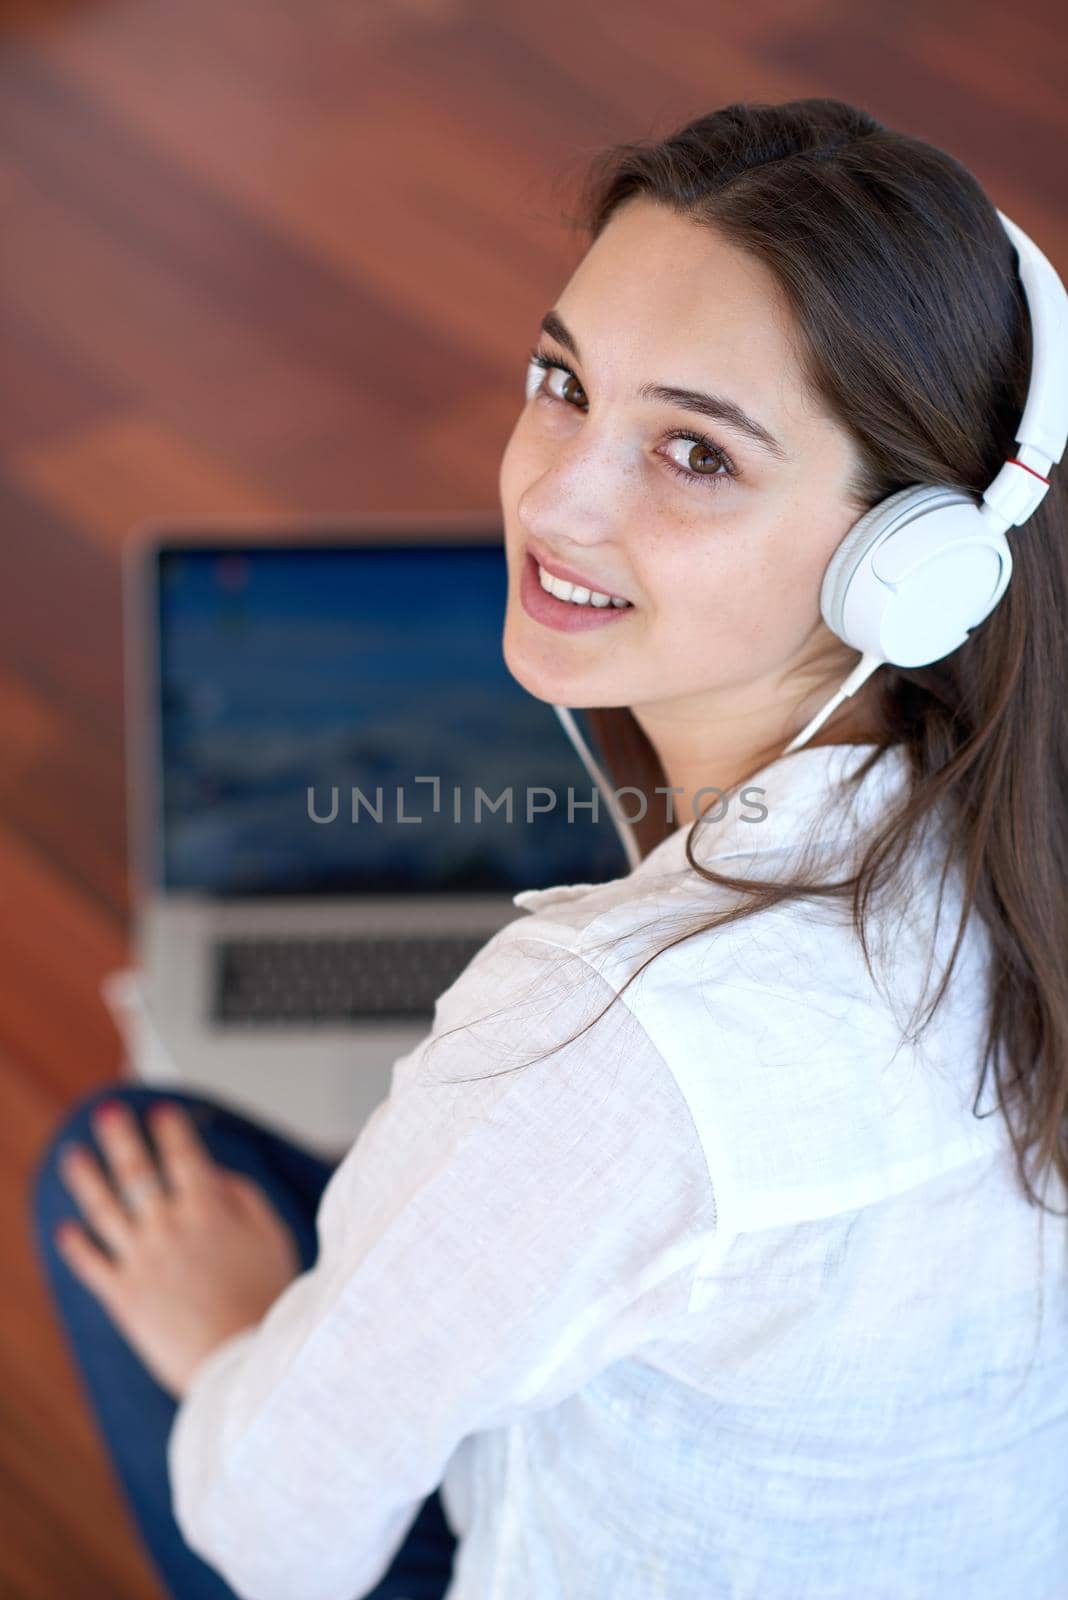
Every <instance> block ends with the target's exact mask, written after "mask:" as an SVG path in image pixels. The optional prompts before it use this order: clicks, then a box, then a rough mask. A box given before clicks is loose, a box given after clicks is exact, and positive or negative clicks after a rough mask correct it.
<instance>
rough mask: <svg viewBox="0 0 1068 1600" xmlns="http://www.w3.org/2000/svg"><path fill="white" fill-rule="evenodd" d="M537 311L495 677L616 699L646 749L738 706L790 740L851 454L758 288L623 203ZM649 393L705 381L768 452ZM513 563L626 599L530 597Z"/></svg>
mask: <svg viewBox="0 0 1068 1600" xmlns="http://www.w3.org/2000/svg"><path fill="white" fill-rule="evenodd" d="M552 315H554V316H555V322H553V323H552V324H551V331H550V332H548V333H545V332H543V333H542V335H541V337H540V339H539V342H538V347H537V348H538V349H539V350H540V351H541V352H542V353H543V354H544V356H545V357H546V358H547V360H548V361H549V362H551V363H553V365H552V367H551V368H550V369H549V370H538V369H536V370H535V378H536V381H538V383H539V390H538V392H537V393H536V394H535V395H534V396H533V397H532V398H531V399H529V400H528V401H527V403H526V405H525V407H524V409H523V410H522V412H521V413H520V416H519V420H518V421H517V423H516V425H515V428H514V430H513V432H512V435H511V438H510V439H509V441H508V444H507V446H506V449H505V452H504V457H503V460H502V462H501V469H500V492H501V504H502V510H503V516H504V528H505V544H506V550H507V558H508V575H509V576H508V608H507V615H506V619H505V630H504V639H503V648H504V655H505V660H506V662H507V664H508V667H509V670H510V671H511V673H512V674H513V676H514V677H515V678H516V679H517V680H518V681H519V682H520V683H521V684H523V686H524V687H525V688H526V689H527V690H528V691H529V692H530V693H531V694H533V695H535V696H536V697H538V698H539V699H542V700H545V701H549V702H553V703H556V704H560V705H567V706H572V707H586V706H623V705H625V706H630V707H631V709H632V710H633V711H634V714H635V716H636V717H637V718H638V720H639V722H641V723H642V725H643V726H644V727H645V728H646V731H647V732H648V733H649V734H650V736H651V737H652V738H653V741H654V744H660V746H661V754H662V755H663V754H664V747H665V746H666V747H670V746H672V744H673V743H677V742H678V741H679V740H682V741H683V742H685V740H686V738H687V737H688V735H689V734H692V733H695V732H696V730H698V729H704V730H705V731H706V734H707V732H708V731H709V730H714V729H715V728H716V726H717V725H719V726H721V727H725V726H727V725H730V726H733V727H734V728H735V730H737V728H738V726H739V720H740V719H741V721H744V722H747V723H748V725H749V727H750V730H751V732H752V731H753V730H754V728H755V729H757V730H758V731H763V732H767V733H769V735H770V736H771V737H772V738H774V737H775V736H776V732H777V730H780V729H783V728H786V727H788V726H789V727H791V728H793V729H794V731H796V729H797V728H799V727H800V726H801V725H802V723H801V721H799V720H798V719H797V716H796V714H795V713H796V708H797V705H798V704H799V702H800V699H801V698H802V696H804V695H805V694H806V693H808V692H810V691H811V688H812V685H813V684H817V685H818V684H822V683H823V681H824V679H825V678H826V679H829V681H830V683H831V686H832V688H831V690H830V691H828V692H833V688H834V687H837V684H838V682H840V681H841V678H842V677H844V676H845V675H846V673H847V672H848V671H849V669H850V667H851V666H852V665H853V663H854V661H855V660H856V659H857V657H856V652H854V651H850V650H848V648H847V647H845V646H844V645H841V644H840V642H839V641H837V640H835V639H834V636H833V635H831V634H830V632H829V630H827V628H826V627H825V625H824V623H823V621H822V618H821V617H820V613H819V590H820V583H821V581H822V578H823V574H824V570H825V568H826V566H827V563H828V561H829V560H830V557H831V555H832V553H833V551H834V549H835V547H836V545H837V544H838V542H839V541H840V539H841V538H842V536H843V535H844V534H845V532H846V531H847V529H848V528H849V526H850V525H851V523H852V522H853V520H854V519H855V518H856V517H857V516H858V515H859V514H860V511H861V509H862V508H861V507H858V506H856V505H851V504H849V503H847V501H846V499H845V484H846V481H847V478H848V476H849V473H850V470H851V469H852V468H853V467H854V465H855V464H856V461H857V456H856V454H855V448H854V446H853V443H852V441H851V440H850V438H849V436H848V435H847V434H846V433H845V432H844V431H843V430H842V429H841V428H840V427H839V426H838V425H837V424H836V423H834V422H832V421H831V420H830V419H829V418H827V417H826V416H824V415H821V414H820V413H819V411H818V410H817V408H816V406H815V404H814V402H813V401H812V399H811V398H810V396H809V395H808V394H807V392H806V390H805V387H804V385H803V383H802V378H801V374H800V371H799V369H798V366H797V362H796V358H795V356H794V353H793V349H792V342H791V328H792V322H791V318H790V316H789V313H788V310H787V307H786V305H785V303H784V301H783V298H782V295H781V292H780V291H779V289H778V286H777V284H776V282H775V280H774V279H773V277H772V276H771V274H770V272H769V271H768V270H767V269H766V268H765V267H764V266H763V265H762V264H760V263H759V262H757V261H756V260H755V259H754V258H752V257H750V256H748V255H745V254H743V253H742V252H741V251H739V250H738V249H737V248H735V247H734V246H733V245H730V244H728V243H726V242H725V241H724V240H723V239H722V237H721V236H720V235H718V234H717V233H715V232H713V231H712V230H711V229H709V228H705V227H699V226H698V225H696V224H694V223H692V222H690V221H688V220H686V219H685V218H682V217H679V216H677V215H675V214H674V213H672V212H670V211H668V210H666V209H665V208H663V207H660V206H658V205H655V204H654V203H652V202H650V201H648V200H646V199H644V198H639V199H635V200H631V201H630V202H628V203H627V204H626V205H625V206H624V207H622V208H621V209H620V210H619V211H617V212H616V214H615V215H614V216H613V218H612V219H611V221H610V222H609V223H608V225H607V227H606V228H605V229H604V230H603V232H602V233H601V235H600V237H599V238H598V239H597V240H596V241H595V242H594V244H593V245H592V246H591V247H590V249H589V251H588V252H587V254H586V255H585V257H584V258H583V260H582V261H581V262H580V264H579V266H578V268H577V269H576V271H575V273H574V274H573V276H572V277H571V279H570V281H569V282H568V283H567V285H566V286H565V288H564V290H563V292H562V293H561V294H560V296H559V297H558V299H557V302H556V306H555V308H554V313H553V314H551V316H552ZM565 367H569V368H570V369H571V371H572V372H573V374H574V376H569V374H568V372H567V371H566V370H564V368H565ZM650 385H658V386H664V385H670V386H672V387H673V388H676V389H680V390H690V391H703V392H704V393H705V394H706V395H708V394H713V395H715V396H717V397H719V399H720V401H722V402H729V403H730V406H731V407H733V408H737V411H738V412H739V413H741V414H744V416H747V417H748V418H750V419H752V420H753V422H754V423H755V424H757V425H758V426H759V428H760V429H761V430H763V432H764V433H765V434H766V435H770V437H771V441H772V443H771V444H769V443H768V442H767V440H766V439H765V440H763V441H762V440H761V439H758V438H756V437H753V435H752V433H751V432H750V431H748V430H747V429H746V427H745V426H744V425H742V424H741V423H740V422H739V418H738V417H735V418H734V419H733V420H732V419H731V417H729V416H728V415H726V414H724V415H718V416H709V415H708V414H703V413H702V412H701V411H700V409H699V408H698V404H697V402H696V400H695V398H694V397H693V396H691V397H690V399H689V400H687V399H686V397H685V396H683V397H678V398H671V397H663V396H661V397H656V396H653V397H650V396H647V395H643V394H642V393H641V390H642V387H643V386H650ZM702 438H704V439H706V440H707V441H709V443H708V444H707V445H706V444H703V443H701V442H700V441H701V439H702ZM534 558H537V559H539V560H541V561H542V562H544V564H545V566H546V567H547V568H548V569H549V570H550V571H552V572H555V573H556V574H557V575H558V576H564V577H566V576H568V575H569V574H571V575H573V576H574V577H575V578H576V579H580V578H585V579H588V580H589V582H588V586H589V587H591V588H594V589H597V590H600V591H602V592H607V593H608V594H610V595H613V596H617V597H622V598H625V599H626V600H628V601H630V602H631V604H630V606H629V607H627V608H619V607H615V606H611V605H609V606H607V607H593V606H584V607H581V608H579V609H576V607H575V606H574V605H572V604H570V603H568V602H566V601H563V600H557V599H551V597H550V596H548V595H546V594H545V593H544V590H542V588H541V586H540V583H539V581H538V577H537V572H536V569H535V568H534V567H533V565H532V562H533V559H534ZM525 567H526V569H527V570H526V573H524V568H525ZM532 573H533V584H532V583H531V574H532ZM531 588H534V589H535V590H536V592H535V593H534V594H533V599H532V604H533V606H534V614H533V615H532V614H531V613H530V612H529V611H528V610H527V609H526V605H525V604H524V598H523V597H524V595H530V592H531ZM539 602H540V604H539ZM818 703H819V702H817V704H818ZM813 709H814V707H813ZM754 719H755V722H754ZM757 742H759V740H758V741H757ZM679 759H681V757H680V758H679ZM665 764H667V763H666V762H665Z"/></svg>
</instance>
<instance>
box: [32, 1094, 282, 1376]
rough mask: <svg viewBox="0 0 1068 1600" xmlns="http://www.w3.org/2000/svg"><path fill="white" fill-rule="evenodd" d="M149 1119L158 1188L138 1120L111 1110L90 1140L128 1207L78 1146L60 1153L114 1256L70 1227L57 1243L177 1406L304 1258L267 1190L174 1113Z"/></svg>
mask: <svg viewBox="0 0 1068 1600" xmlns="http://www.w3.org/2000/svg"><path fill="white" fill-rule="evenodd" d="M148 1115H149V1117H150V1119H151V1128H152V1133H153V1137H154V1139H155V1143H156V1147H157V1150H158V1153H159V1165H160V1169H162V1173H163V1179H164V1184H165V1185H166V1187H164V1186H163V1185H161V1184H160V1182H159V1169H157V1167H156V1164H155V1162H154V1161H153V1159H152V1155H151V1152H150V1150H149V1148H148V1146H147V1144H146V1142H145V1139H144V1137H143V1135H142V1133H141V1129H140V1126H139V1124H138V1121H137V1118H136V1117H135V1116H134V1114H133V1113H132V1111H131V1110H130V1108H129V1107H128V1106H126V1105H125V1104H123V1102H121V1101H112V1102H109V1103H108V1104H107V1105H105V1106H103V1107H101V1108H100V1110H99V1111H98V1112H97V1114H96V1116H95V1117H94V1120H93V1131H94V1135H95V1137H96V1140H97V1142H98V1144H99V1145H100V1147H101V1151H102V1153H103V1155H104V1157H105V1159H106V1163H107V1166H108V1167H109V1168H110V1172H111V1177H112V1181H113V1183H114V1185H115V1189H117V1190H118V1195H124V1196H126V1197H127V1204H123V1201H122V1200H121V1199H119V1198H118V1195H117V1194H116V1193H115V1190H114V1189H113V1188H112V1187H111V1184H109V1183H108V1181H107V1177H106V1176H105V1174H104V1173H103V1172H102V1171H101V1169H100V1165H99V1163H98V1162H97V1161H96V1159H95V1158H94V1157H93V1156H92V1155H91V1154H90V1153H89V1151H88V1150H86V1149H85V1147H84V1146H81V1145H71V1146H68V1147H67V1149H66V1151H65V1152H64V1153H63V1154H62V1156H61V1161H60V1170H61V1173H62V1176H63V1181H64V1183H65V1184H66V1186H67V1188H68V1189H69V1190H70V1191H71V1194H72V1195H73V1196H74V1198H75V1200H76V1201H77V1202H78V1205H79V1208H80V1209H81V1211H82V1214H83V1216H84V1217H85V1219H86V1221H87V1222H88V1223H89V1224H90V1225H91V1227H92V1228H93V1231H94V1232H95V1233H96V1234H97V1235H98V1237H99V1238H100V1239H101V1240H102V1241H103V1243H104V1245H105V1246H106V1247H107V1250H108V1251H109V1252H110V1257H109V1255H107V1254H105V1253H104V1251H103V1250H101V1249H100V1248H99V1247H98V1245H96V1244H95V1243H94V1242H93V1241H92V1240H91V1238H90V1237H89V1235H88V1233H87V1232H86V1229H85V1228H84V1227H83V1226H82V1225H81V1223H78V1222H72V1221H68V1222H65V1223H63V1224H61V1225H60V1227H59V1228H58V1229H57V1230H56V1246H57V1249H58V1250H59V1251H60V1254H61V1255H62V1256H63V1259H64V1260H65V1261H66V1262H67V1264H68V1266H69V1267H70V1268H71V1271H72V1272H74V1274H75V1275H76V1276H77V1277H78V1278H79V1279H80V1280H81V1282H82V1283H83V1284H84V1285H85V1286H86V1288H87V1289H89V1290H90V1291H91V1292H92V1293H93V1294H95V1295H96V1297H97V1299H98V1300H100V1301H101V1302H102V1304H103V1305H104V1307H105V1309H106V1311H107V1312H108V1315H109V1316H110V1317H111V1319H112V1321H113V1322H114V1323H115V1325H116V1326H117V1327H118V1328H119V1329H120V1331H121V1332H122V1333H123V1335H124V1336H125V1338H126V1340H127V1342H128V1343H129V1344H130V1345H132V1347H133V1348H134V1350H135V1351H136V1352H137V1354H138V1355H139V1356H140V1358H141V1360H142V1361H143V1362H144V1364H145V1366H146V1367H147V1368H148V1370H149V1371H150V1372H151V1373H152V1375H153V1377H154V1378H155V1379H156V1380H157V1382H159V1383H161V1384H162V1385H163V1387H164V1388H165V1389H167V1390H168V1391H169V1392H170V1393H171V1394H172V1395H173V1396H174V1397H175V1398H176V1399H181V1397H182V1395H183V1394H184V1393H185V1390H186V1388H187V1386H188V1384H189V1380H190V1376H191V1374H192V1372H193V1369H194V1368H195V1367H196V1366H197V1364H198V1363H199V1362H200V1361H201V1360H203V1359H204V1357H206V1356H207V1355H209V1354H210V1353H211V1351H212V1350H214V1349H215V1348H216V1346H217V1345H219V1344H221V1343H222V1342H223V1340H225V1339H227V1338H229V1337H230V1335H231V1334H234V1333H238V1332H239V1331H240V1330H241V1329H242V1328H247V1327H251V1326H252V1325H253V1324H255V1323H257V1322H259V1321H260V1320H261V1318H262V1317H263V1316H264V1314H265V1313H266V1311H267V1310H268V1308H269V1307H270V1306H271V1305H272V1304H273V1303H274V1301H275V1300H277V1298H278V1296H279V1295H280V1294H281V1292H282V1290H283V1289H284V1288H285V1287H286V1285H287V1284H288V1283H289V1282H290V1281H291V1280H292V1279H293V1278H295V1277H296V1276H297V1275H298V1274H299V1273H300V1270H301V1266H300V1256H299V1254H298V1251H297V1245H296V1240H295V1239H294V1237H293V1235H292V1233H291V1231H290V1230H289V1228H288V1227H287V1225H286V1224H285V1223H284V1222H283V1220H282V1218H281V1217H280V1216H279V1215H278V1213H277V1211H276V1210H275V1209H274V1207H273V1206H272V1205H271V1203H270V1201H269V1200H268V1199H267V1197H266V1195H265V1194H264V1192H263V1190H262V1189H261V1188H260V1187H259V1185H258V1184H257V1183H255V1182H254V1181H253V1180H252V1179H251V1178H248V1177H246V1176H245V1175H244V1174H243V1173H239V1172H234V1171H231V1170H230V1169H229V1168H227V1167H222V1166H220V1165H219V1164H218V1163H217V1162H216V1161H215V1160H214V1158H213V1157H212V1155H211V1153H210V1151H209V1150H208V1149H207V1148H206V1146H205V1145H204V1143H203V1141H202V1140H201V1138H200V1135H199V1134H198V1133H197V1131H196V1128H195V1127H194V1125H193V1122H192V1119H191V1118H190V1117H189V1115H188V1113H187V1112H186V1111H185V1109H184V1108H183V1107H182V1106H180V1105H178V1104H177V1103H176V1102H173V1101H171V1102H167V1103H166V1104H165V1105H162V1106H157V1107H154V1108H153V1109H152V1110H151V1111H150V1112H149V1113H148Z"/></svg>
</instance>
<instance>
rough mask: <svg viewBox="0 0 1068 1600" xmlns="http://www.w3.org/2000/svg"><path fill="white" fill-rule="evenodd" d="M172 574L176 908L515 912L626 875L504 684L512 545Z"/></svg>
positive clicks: (550, 743)
mask: <svg viewBox="0 0 1068 1600" xmlns="http://www.w3.org/2000/svg"><path fill="white" fill-rule="evenodd" d="M156 559H157V561H158V563H159V566H158V571H157V574H156V578H157V588H156V592H157V595H158V607H159V613H158V624H159V627H158V640H159V659H158V664H157V665H158V704H159V719H160V743H159V748H158V762H159V777H160V784H159V795H160V800H161V823H162V826H161V829H160V836H159V844H160V852H159V864H158V871H159V873H160V875H161V877H162V882H163V884H164V886H165V887H166V888H168V889H172V890H198V891H202V892H204V893H208V894H212V895H218V896H232V895H261V894H262V895H267V894H270V895H279V894H290V893H292V894H309V893H314V894H317V895H319V894H330V893H339V894H344V893H353V892H361V893H367V894H398V893H399V894H428V893H431V894H432V893H438V892H448V893H452V894H486V893H494V892H506V893H508V894H513V893H514V892H515V891H516V890H518V889H527V888H544V887H546V886H548V885H550V884H556V883H576V882H589V883H600V882H603V881H605V880H607V879H609V878H614V877H619V876H622V875H623V874H625V873H626V871H627V870H628V869H627V862H626V858H625V855H624V852H623V848H622V845H621V844H620V842H619V839H618V836H617V834H616V832H615V829H614V827H613V825H612V822H611V819H610V817H609V815H608V812H607V808H606V805H605V802H604V799H603V797H602V796H601V795H599V794H598V793H597V790H596V787H595V785H594V783H593V781H592V779H591V778H590V777H589V775H588V773H587V772H586V770H585V768H584V766H583V765H582V762H581V761H580V759H579V757H578V756H577V754H576V753H575V751H574V750H573V749H572V746H571V743H570V741H569V739H568V738H567V735H566V733H565V732H564V730H563V728H562V727H561V726H560V723H559V721H558V719H557V717H556V714H555V712H554V711H553V709H552V707H551V706H550V705H548V704H547V703H545V702H543V701H540V700H537V699H535V698H534V697H533V696H532V695H530V694H528V693H527V692H526V690H524V689H523V688H521V687H520V686H519V684H517V683H516V681H515V680H514V679H513V678H512V676H511V675H510V673H509V671H508V669H507V667H506V665H505V663H504V658H503V655H502V650H501V639H502V630H503V625H504V611H505V600H506V594H507V571H506V565H505V555H504V550H503V548H502V547H501V546H499V545H493V544H471V543H462V542H456V543H449V544H436V543H423V544H412V543H405V544H398V543H392V544H388V545H386V544H381V545H377V544H360V545H337V544H331V545H300V546H285V547H279V546H277V545H274V546H269V545H263V546H249V545H245V544H242V545H240V546H236V545H233V544H229V545H226V546H217V547H207V546H203V545H201V546H190V545H178V546H173V547H168V546H163V547H162V548H160V549H159V550H158V551H157V557H156ZM577 720H579V722H580V726H582V727H583V732H584V733H586V734H587V737H588V728H587V727H586V726H585V724H584V723H583V721H582V719H581V717H579V718H577ZM480 793H481V798H480ZM595 795H596V797H597V817H596V820H595V819H594V813H593V811H592V809H591V806H590V801H591V800H592V799H593V797H594V796H595ZM569 806H570V811H571V815H570V817H569V815H568V811H569Z"/></svg>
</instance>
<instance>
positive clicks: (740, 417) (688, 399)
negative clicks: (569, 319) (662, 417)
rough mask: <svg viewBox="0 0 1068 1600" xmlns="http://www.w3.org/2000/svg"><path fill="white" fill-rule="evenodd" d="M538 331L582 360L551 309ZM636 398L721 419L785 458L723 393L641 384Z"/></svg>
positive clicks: (764, 430)
mask: <svg viewBox="0 0 1068 1600" xmlns="http://www.w3.org/2000/svg"><path fill="white" fill-rule="evenodd" d="M541 331H542V333H545V334H548V336H549V338H550V339H555V340H556V342H557V344H562V345H563V347H564V349H565V350H568V351H570V353H571V354H572V355H573V356H574V358H575V360H576V361H581V360H582V357H581V356H580V354H579V347H578V341H577V340H576V339H575V336H574V334H573V333H572V332H571V330H570V329H569V328H568V326H567V324H566V323H565V322H564V321H563V319H562V318H561V317H559V316H558V315H557V313H556V312H555V311H547V312H546V313H545V315H544V316H543V317H542V319H541ZM638 398H639V400H652V401H657V402H659V403H660V404H661V405H667V406H680V407H681V408H682V410H683V411H696V412H698V413H699V415H701V416H703V417H711V419H712V420H713V421H714V422H724V423H726V424H727V426H728V427H731V428H736V429H737V430H738V432H739V433H744V434H746V435H747V436H748V437H749V438H750V439H752V440H753V442H754V444H758V445H760V447H761V448H762V449H764V450H766V451H767V452H768V454H769V455H773V456H775V457H776V458H777V459H778V460H779V461H788V460H789V456H788V455H787V452H786V451H785V450H784V449H783V447H782V445H781V444H780V443H779V441H778V439H776V438H775V436H774V434H772V433H769V432H768V430H767V428H765V427H764V425H763V423H760V422H757V420H756V418H755V417H751V416H749V414H748V412H745V411H743V410H742V408H741V406H740V405H738V404H736V402H735V401H733V400H728V399H727V397H726V395H722V394H705V392H704V391H703V390H701V389H676V388H673V387H672V386H671V385H669V384H663V383H643V384H642V385H641V387H640V388H639V389H638Z"/></svg>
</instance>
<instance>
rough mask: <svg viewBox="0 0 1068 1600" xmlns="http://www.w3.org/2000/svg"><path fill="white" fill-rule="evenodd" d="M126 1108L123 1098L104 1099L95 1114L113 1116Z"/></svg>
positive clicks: (97, 1115) (95, 1115)
mask: <svg viewBox="0 0 1068 1600" xmlns="http://www.w3.org/2000/svg"><path fill="white" fill-rule="evenodd" d="M124 1109H125V1107H124V1106H123V1103H122V1101H121V1100H102V1101H101V1102H100V1104H99V1105H98V1106H97V1108H96V1110H95V1112H94V1113H93V1115H94V1117H113V1116H115V1115H116V1114H117V1113H119V1112H121V1111H123V1110H124Z"/></svg>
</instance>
